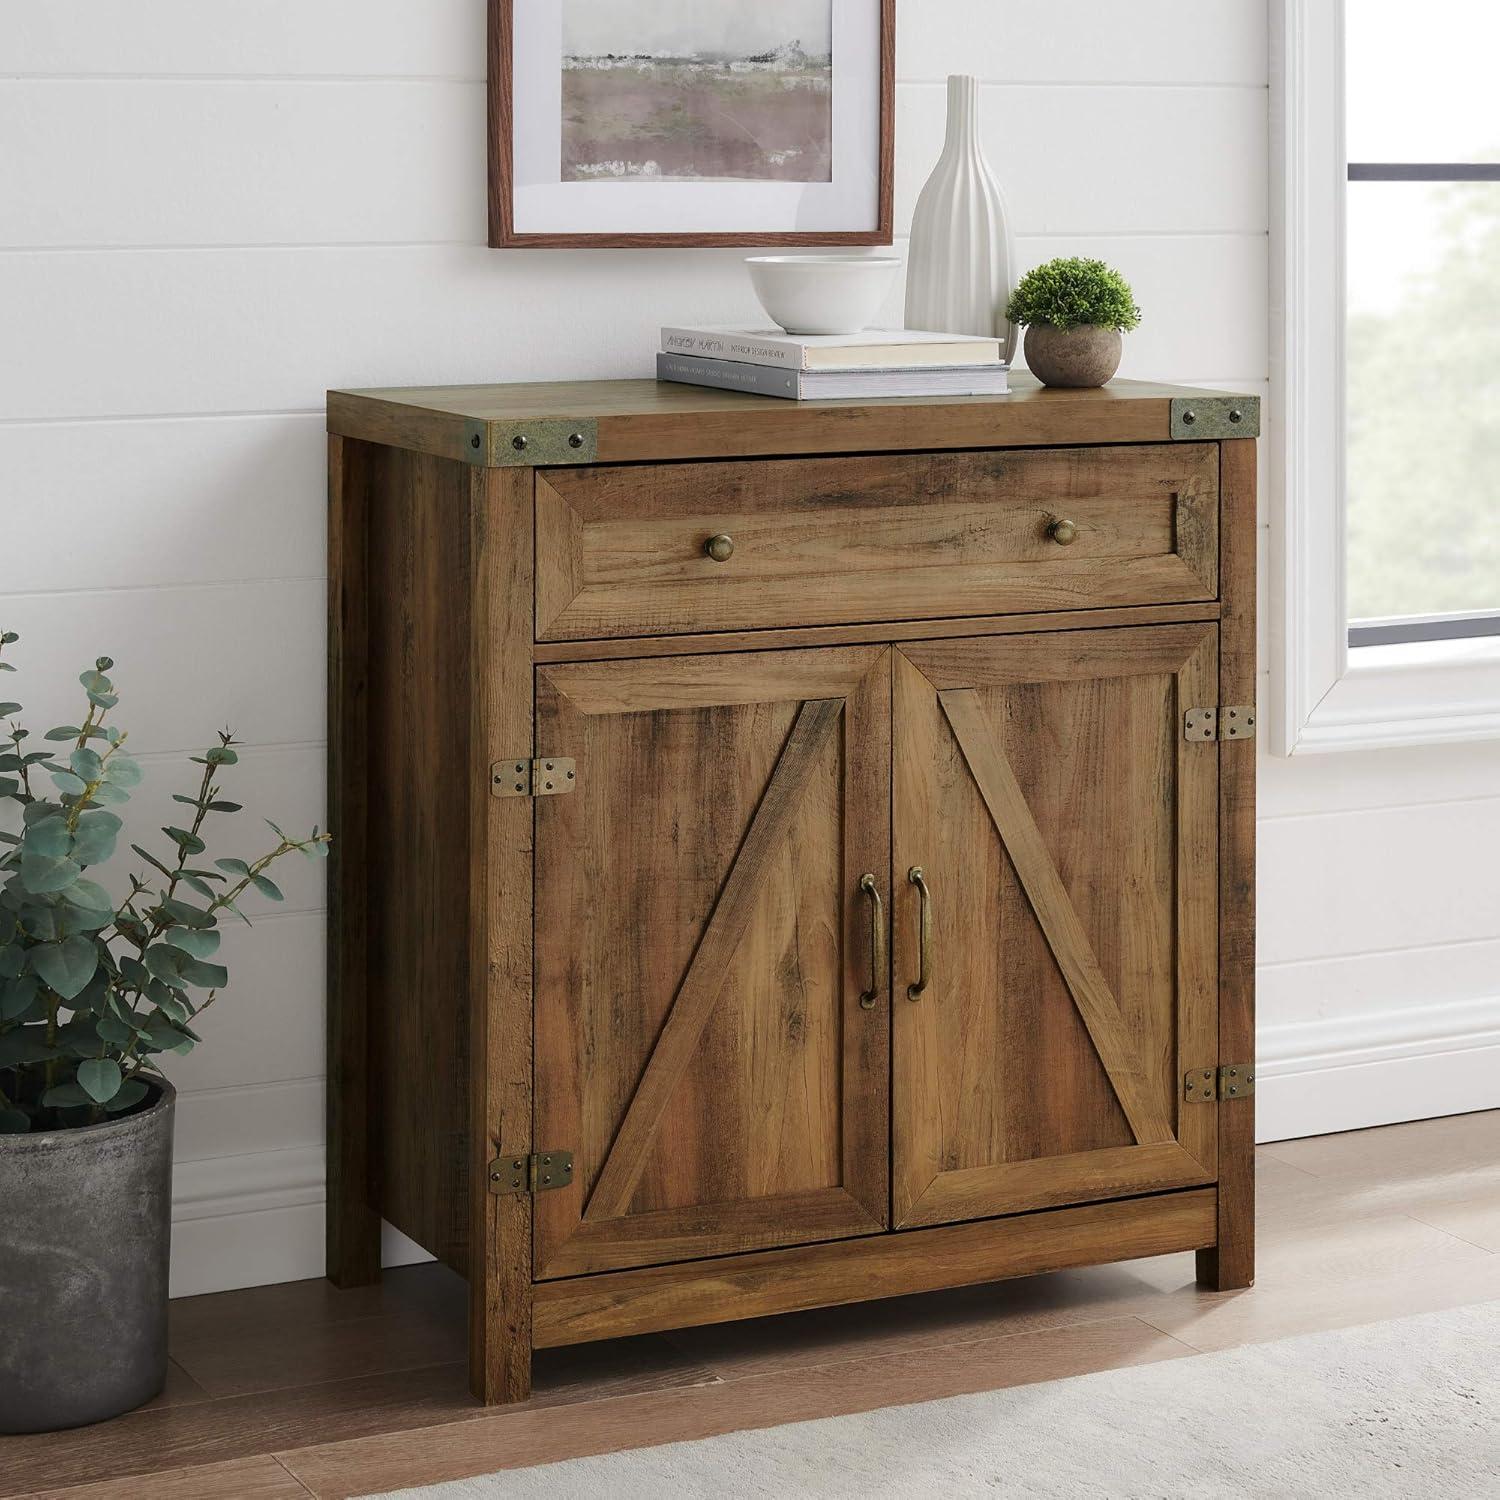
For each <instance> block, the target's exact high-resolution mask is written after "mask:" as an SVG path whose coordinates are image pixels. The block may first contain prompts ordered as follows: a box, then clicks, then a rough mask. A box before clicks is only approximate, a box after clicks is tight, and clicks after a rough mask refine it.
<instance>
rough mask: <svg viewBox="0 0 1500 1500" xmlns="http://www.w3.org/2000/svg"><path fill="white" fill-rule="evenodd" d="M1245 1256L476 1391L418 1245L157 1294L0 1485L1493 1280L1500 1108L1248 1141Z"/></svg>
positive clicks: (592, 1409) (863, 1381) (819, 1322)
mask: <svg viewBox="0 0 1500 1500" xmlns="http://www.w3.org/2000/svg"><path fill="white" fill-rule="evenodd" d="M1257 1162H1258V1165H1257V1176H1258V1184H1259V1218H1260V1235H1261V1249H1260V1265H1259V1273H1258V1278H1257V1284H1256V1286H1255V1287H1254V1289H1253V1290H1251V1291H1248V1292H1233V1293H1207V1292H1201V1291H1199V1290H1198V1289H1197V1288H1196V1286H1195V1285H1194V1284H1193V1258H1192V1256H1190V1255H1173V1256H1165V1257H1162V1258H1160V1259H1157V1260H1145V1261H1134V1262H1131V1263H1129V1264H1126V1265H1121V1266H1106V1267H1100V1268H1097V1269H1094V1270H1086V1271H1072V1272H1064V1273H1061V1274H1058V1275H1053V1276H1045V1277H1032V1278H1029V1279H1026V1280H1023V1281H1014V1282H1002V1283H997V1284H995V1285H991V1286H984V1287H971V1288H967V1289H964V1290H961V1291H955V1292H943V1293H935V1294H931V1295H928V1296H922V1297H905V1298H899V1299H896V1300H893V1301H889V1302H880V1303H873V1304H867V1305H865V1306H862V1307H852V1308H834V1309H829V1310H827V1311H822V1312H811V1313H803V1314H797V1315H794V1316H790V1317H783V1318H768V1319H762V1320H758V1321H755V1322H750V1323H739V1324H726V1325H723V1326H720V1327H715V1328H701V1329H693V1330H690V1331H686V1332H682V1333H676V1334H671V1335H652V1336H650V1337H645V1338H637V1339H628V1340H623V1341H620V1342H618V1343H613V1344H594V1345H589V1346H585V1347H582V1348H578V1349H560V1350H549V1351H545V1352H543V1353H542V1354H540V1355H539V1356H538V1357H537V1363H536V1392H535V1395H534V1396H533V1398H532V1400H531V1401H529V1402H527V1403H526V1404H525V1405H523V1406H515V1407H508V1408H502V1409H491V1410H489V1411H486V1410H484V1409H482V1408H480V1407H478V1406H475V1405H474V1404H473V1403H472V1402H471V1401H470V1400H469V1398H468V1395H467V1393H466V1390H465V1382H464V1369H463V1364H462V1361H463V1357H464V1323H463V1318H464V1312H463V1308H464V1297H463V1287H462V1284H461V1283H460V1282H459V1281H458V1280H457V1278H456V1277H454V1276H452V1275H451V1274H450V1273H448V1272H446V1271H444V1270H442V1269H440V1268H438V1267H435V1266H419V1267H411V1268H409V1269H406V1270H400V1271H392V1272H388V1273H387V1274H386V1277H385V1280H384V1282H383V1283H382V1284H381V1285H380V1286H378V1287H370V1288H367V1289H364V1290H360V1291H352V1292H339V1291H335V1290H334V1289H333V1288H332V1287H330V1286H328V1285H327V1283H325V1282H322V1281H304V1282H294V1283H291V1284H289V1285H285V1286H276V1287H262V1288H258V1289H254V1290H250V1291H242V1292H225V1293H221V1294H219V1295H217V1296H211V1297H194V1298H190V1299H187V1300H185V1301H181V1302H176V1303H174V1304H173V1306H172V1340H171V1348H172V1359H173V1364H172V1373H171V1379H170V1381H169V1383H168V1387H167V1390H166V1392H165V1393H164V1394H163V1395H162V1397H161V1398H160V1399H159V1400H158V1401H156V1402H155V1403H153V1404H152V1405H151V1406H150V1407H147V1408H145V1409H143V1410H141V1411H139V1412H135V1413H132V1414H131V1415H129V1416H127V1417H123V1418H120V1419H119V1420H118V1421H115V1422H111V1423H105V1424H103V1425H101V1426H98V1427H91V1428H84V1429H80V1430H78V1431H75V1432H65V1433H56V1434H50V1435H46V1436H40V1437H26V1438H0V1496H6V1497H9V1496H22V1495H25V1496H33V1497H35V1496H46V1497H56V1496H64V1495H65V1496H67V1497H69V1500H102V1497H109V1500H124V1497H137V1496H139V1497H151V1500H179V1497H182V1500H211V1497H216V1496H233V1497H241V1496H243V1497H252V1500H259V1497H264V1500H282V1497H289V1500H290V1497H295V1500H305V1497H306V1496H307V1495H310V1494H311V1495H316V1496H349V1495H361V1494H367V1493H369V1492H371V1491H378V1490H385V1489H394V1488H398V1487H401V1486H405V1485H416V1484H428V1483H436V1482H439V1481H442V1480H449V1479H457V1478H462V1477H466V1476H469V1475H473V1474H480V1473H486V1472H490V1471H492V1470H496V1469H501V1468H506V1467H511V1466H518V1465H523V1464H533V1463H543V1462H547V1461H551V1460H556V1459H562V1458H569V1457H574V1456H577V1455H580V1454H586V1453H596V1452H604V1451H609V1450H612V1449H618V1448H626V1447H631V1446H640V1445H646V1444H653V1443H661V1442H672V1441H676V1440H679V1439H684V1438H697V1437H705V1436H709V1435H711V1434H714V1433H721V1432H727V1431H732V1430H734V1429H737V1428H745V1427H762V1426H770V1425H773V1424H776V1423H780V1422H788V1421H798V1420H802V1419H806V1418H810V1417H820V1416H831V1415H835V1414H839V1413H846V1412H854V1411H863V1410H868V1409H870V1408H872V1407H877V1406H885V1405H894V1404H897V1403H905V1402H911V1401H923V1400H931V1399H934V1398H937V1397H942V1396H950V1395H957V1394H960V1393H963V1392H967V1391H976V1390H988V1389H995V1388H997V1387H1001V1386H1007V1385H1021V1384H1029V1383H1032V1382H1036V1381H1044V1380H1056V1379H1059V1378H1061V1377H1064V1376H1068V1375H1079V1374H1084V1373H1087V1372H1089V1371H1094V1370H1105V1369H1113V1368H1116V1367H1119V1366H1124V1365H1131V1364H1143V1363H1147V1362H1150V1361H1154V1360H1163V1359H1181V1358H1185V1357H1189V1356H1191V1355H1193V1354H1196V1353H1199V1352H1201V1351H1204V1350H1212V1349H1225V1348H1229V1347H1232V1346H1234V1345H1237V1344H1246V1343H1254V1342H1257V1341H1259V1340H1265V1339H1275V1338H1283V1337H1286V1336H1289V1335H1292V1334H1297V1333H1308V1332H1314V1331H1318V1330H1323V1329H1328V1328H1336V1327H1344V1326H1347V1325H1350V1324H1355V1323H1368V1322H1374V1321H1376V1320H1379V1319H1382V1318H1392V1317H1400V1316H1402V1315H1404V1314H1408V1313H1417V1312H1426V1311H1430V1310H1434V1309H1437V1308H1445V1307H1453V1306H1458V1305H1462V1304H1465V1303H1473V1302H1485V1301H1491V1300H1496V1299H1500V1111H1494V1112H1490V1113H1486V1114H1471V1115H1455V1116H1452V1117H1450V1118H1448V1119H1442V1120H1429V1121H1422V1122H1419V1123H1415V1124H1410V1125H1394V1126H1389V1127H1386V1128H1385V1129H1381V1130H1367V1131H1358V1132H1355V1133H1352V1134H1348V1135H1338V1136H1324V1137H1319V1138H1316V1139H1312V1140H1304V1141H1289V1142H1284V1143H1282V1144H1279V1145H1273V1146H1266V1147H1262V1148H1261V1149H1260V1151H1259V1152H1258V1156H1257Z"/></svg>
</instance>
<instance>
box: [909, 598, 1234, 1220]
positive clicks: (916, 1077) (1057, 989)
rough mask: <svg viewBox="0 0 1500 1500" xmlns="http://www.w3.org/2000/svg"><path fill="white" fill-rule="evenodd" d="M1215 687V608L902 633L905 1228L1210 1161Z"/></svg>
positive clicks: (1195, 1171) (1185, 1179)
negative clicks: (1210, 717)
mask: <svg viewBox="0 0 1500 1500" xmlns="http://www.w3.org/2000/svg"><path fill="white" fill-rule="evenodd" d="M1217 686H1218V627H1217V626H1216V625H1207V624H1190V625H1173V626H1153V627H1141V628H1138V629H1131V630H1080V631H1074V632H1056V633H1053V634H1045V635H1026V636H1009V637H998V638H991V639H988V640H963V641H943V642H933V643H928V644H921V645H915V644H914V645H907V646H903V647H901V648H900V649H899V651H898V653H897V659H896V668H895V710H894V711H895V730H896V733H895V799H894V847H893V861H892V876H891V878H892V882H893V886H894V888H895V900H894V906H895V941H894V948H893V954H894V979H893V983H894V990H893V993H894V997H895V998H894V1000H893V1006H894V1018H895V1024H894V1041H893V1047H894V1056H893V1060H892V1067H893V1089H892V1099H893V1163H894V1165H893V1181H892V1201H893V1218H894V1223H895V1224H896V1226H897V1227H902V1226H907V1225H918V1224H937V1223H943V1222H947V1221H952V1220H957V1219H973V1218H981V1217H985V1216H987V1215H991V1214H1002V1213H1013V1212H1017V1211H1019V1210H1024V1209H1031V1208H1040V1207H1044V1206H1047V1205H1055V1204H1062V1203H1076V1202H1084V1201H1088V1200H1091V1199H1100V1198H1112V1197H1117V1196H1121V1195H1125V1194H1131V1193H1146V1192H1152V1191H1156V1190H1160V1189H1165V1188H1176V1187H1186V1186H1189V1185H1191V1184H1195V1183H1205V1182H1211V1181H1213V1179H1214V1175H1215V1115H1216V1110H1215V1108H1214V1107H1213V1106H1212V1105H1211V1104H1197V1103H1184V1102H1183V1100H1182V1092H1183V1089H1182V1077H1183V1074H1184V1072H1185V1071H1186V1070H1187V1069H1189V1068H1192V1067H1195V1066H1200V1067H1201V1066H1204V1065H1207V1066H1214V1065H1215V1062H1216V1059H1217V1057H1218V1049H1217V1014H1216V1012H1217V931H1216V924H1217V918H1218V893H1217V892H1218V887H1217V879H1216V872H1217V862H1218V852H1217V831H1218V810H1217V800H1218V747H1217V746H1216V745H1214V744H1190V743H1188V742H1186V741H1185V740H1184V739H1183V733H1182V715H1183V713H1184V712H1185V710H1187V709H1188V708H1191V707H1195V706H1199V705H1212V704H1214V703H1216V702H1217V701H1218V695H1217ZM1241 753H1243V752H1241ZM913 867H919V868H920V869H921V871H922V878H923V880H924V881H925V882H926V885H927V888H928V891H929V892H930V900H929V918H930V923H931V926H930V941H929V945H928V946H929V957H928V969H927V976H926V978H927V983H926V986H925V988H924V989H922V990H921V992H920V994H919V995H915V996H913V997H912V998H908V993H909V991H908V987H909V986H910V985H913V984H915V983H917V982H918V981H919V969H920V966H921V951H920V950H921V942H920V926H919V923H920V913H921V905H922V899H923V898H922V895H921V892H920V890H919V888H918V886H917V885H915V884H914V883H913V882H912V880H911V878H910V876H909V871H910V870H911V869H912V868H913Z"/></svg>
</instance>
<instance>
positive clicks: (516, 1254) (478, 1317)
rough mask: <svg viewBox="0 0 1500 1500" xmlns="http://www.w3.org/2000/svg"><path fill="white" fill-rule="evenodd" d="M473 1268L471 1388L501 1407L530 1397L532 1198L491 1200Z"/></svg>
mask: <svg viewBox="0 0 1500 1500" xmlns="http://www.w3.org/2000/svg"><path fill="white" fill-rule="evenodd" d="M476 1219H477V1221H478V1223H479V1224H480V1225H481V1226H483V1231H484V1233H483V1237H482V1238H481V1239H480V1240H479V1241H478V1243H477V1244H476V1245H475V1247H474V1254H473V1259H472V1261H471V1263H470V1267H469V1390H470V1391H471V1392H472V1393H473V1395H474V1399H475V1400H476V1401H482V1402H484V1404H485V1405H486V1406H499V1405H504V1404H507V1403H510V1402H514V1401H525V1400H526V1399H527V1398H528V1397H529V1396H530V1395H531V1255H530V1245H531V1200H530V1199H529V1198H525V1197H519V1198H489V1199H488V1201H487V1202H485V1203H484V1204H483V1205H482V1208H481V1211H480V1212H479V1213H478V1214H477V1215H476Z"/></svg>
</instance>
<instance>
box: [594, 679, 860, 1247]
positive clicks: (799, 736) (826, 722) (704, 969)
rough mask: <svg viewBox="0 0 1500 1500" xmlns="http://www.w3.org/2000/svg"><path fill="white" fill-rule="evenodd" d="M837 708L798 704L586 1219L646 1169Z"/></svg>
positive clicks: (602, 1212) (613, 1214)
mask: <svg viewBox="0 0 1500 1500" xmlns="http://www.w3.org/2000/svg"><path fill="white" fill-rule="evenodd" d="M842 711H843V700H842V699H839V698H820V699H815V700H813V701H811V702H807V703H804V704H803V705H802V707H801V709H800V710H799V711H798V713H797V719H796V722H795V723H794V724H793V725H792V732H791V734H790V735H789V736H788V738H787V742H786V748H785V749H784V750H783V751H782V752H781V757H780V759H779V760H777V762H776V769H775V770H774V771H772V773H771V779H770V782H769V783H768V784H767V786H766V791H765V795H764V796H763V797H762V798H761V799H760V805H759V806H758V807H757V808H756V810H755V816H754V817H753V818H751V820H750V827H749V830H748V832H747V833H746V834H745V841H744V843H742V844H741V845H740V852H739V854H738V855H737V856H736V857H735V861H734V864H733V866H732V867H731V868H730V871H729V875H728V877H727V878H726V879H725V881H724V886H723V889H722V890H721V891H720V892H719V899H718V901H717V902H716V904H715V906H714V912H713V915H712V917H710V918H709V921H708V926H707V927H706V928H705V929H704V932H703V937H702V940H701V941H700V942H699V944H698V949H697V951H696V952H695V953H694V954H693V959H692V962H691V963H690V964H689V965H688V970H687V973H686V975H685V976H684V977H683V981H682V984H681V985H680V986H679V987H678V990H677V995H676V998H675V999H674V1000H673V1002H672V1009H671V1010H670V1011H669V1012H668V1014H667V1019H666V1023H665V1024H664V1025H663V1027H662V1030H661V1036H660V1037H659V1038H658V1040H657V1043H656V1047H655V1049H654V1050H653V1051H652V1053H651V1060H650V1061H649V1062H648V1063H647V1064H646V1071H645V1073H644V1074H643V1075H642V1077H641V1081H640V1085H639V1087H638V1088H637V1089H636V1091H635V1097H634V1098H633V1099H632V1100H631V1101H630V1106H629V1108H628V1109H627V1110H626V1111H625V1119H624V1121H623V1122H622V1123H621V1125H620V1130H619V1133H618V1134H617V1135H616V1136H615V1140H614V1144H613V1145H612V1146H611V1147H610V1151H609V1155H608V1156H607V1157H606V1158H605V1162H604V1167H603V1170H602V1171H601V1172H600V1173H599V1180H598V1182H597V1183H595V1185H594V1191H593V1194H592V1196H591V1197H590V1199H589V1204H588V1208H587V1209H586V1210H585V1212H584V1218H585V1220H599V1219H615V1218H619V1217H620V1216H621V1215H622V1214H624V1213H625V1211H626V1209H627V1208H628V1207H629V1206H630V1199H631V1197H632V1196H633V1195H634V1193H635V1189H636V1186H637V1184H638V1183H639V1182H640V1179H641V1173H642V1172H643V1171H644V1170H645V1166H646V1153H647V1151H648V1150H649V1149H650V1146H651V1142H652V1140H653V1138H654V1137H655V1135H656V1131H657V1128H658V1127H659V1126H660V1124H661V1119H662V1115H663V1114H664V1113H665V1112H666V1108H667V1103H668V1100H669V1099H670V1098H671V1095H672V1090H673V1089H674V1088H675V1087H676V1086H677V1082H678V1080H679V1079H680V1078H681V1077H682V1074H683V1071H684V1070H685V1069H686V1068H687V1065H688V1063H689V1062H690V1061H691V1059H692V1056H693V1052H694V1049H695V1048H696V1047H697V1045H698V1042H699V1039H700V1038H701V1037H702V1035H703V1028H704V1027H705V1026H706V1025H707V1024H708V1020H709V1017H710V1016H711V1015H712V1014H713V1009H714V1006H715V1004H717V1002H718V998H719V993H720V991H721V990H722V988H723V985H724V978H725V975H726V973H727V972H728V969H729V961H730V959H731V958H732V957H733V956H734V951H735V948H736V947H737V946H738V945H739V942H740V939H741V938H742V937H743V936H744V933H745V928H746V926H747V925H748V924H749V921H750V916H751V913H752V912H753V910H754V907H755V901H756V898H757V897H758V896H759V894H760V891H761V884H762V880H763V879H764V876H765V871H766V866H767V864H768V863H769V861H770V858H771V856H772V854H773V853H774V852H775V850H776V848H777V846H778V845H779V844H780V842H781V841H782V840H783V839H784V838H786V836H787V835H788V833H789V832H790V831H791V827H792V823H793V820H794V819H795V817H796V815H797V810H798V808H799V806H800V805H801V802H802V795H803V793H804V792H805V791H806V790H807V787H808V785H809V783H810V782H811V780H812V773H813V769H814V768H815V766H816V765H817V761H818V757H819V756H820V755H821V754H822V753H823V748H824V746H825V745H826V744H827V742H828V739H829V737H830V736H831V735H832V733H833V731H834V727H835V726H836V725H837V723H838V721H839V715H840V714H841V713H842Z"/></svg>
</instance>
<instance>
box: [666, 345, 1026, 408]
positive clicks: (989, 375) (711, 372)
mask: <svg viewBox="0 0 1500 1500" xmlns="http://www.w3.org/2000/svg"><path fill="white" fill-rule="evenodd" d="M656 378H657V379H658V380H675V381H680V382H682V383H683V384H685V385H707V386H714V387H716V388H717V389H719V390H725V391H746V392H749V393H750V394H751V395H756V396H781V397H783V398H785V399H786V400H789V401H850V400H858V399H860V398H861V397H876V396H1003V395H1005V394H1006V393H1007V392H1008V391H1009V390H1010V370H1009V368H1008V367H1007V366H1005V365H1001V364H989V365H976V366H972V367H970V366H963V365H958V366H948V365H941V366H936V367H931V366H929V367H920V368H919V367H915V366H904V367H898V368H896V369H890V370H785V369H776V368H774V367H772V366H769V365H757V364H751V363H749V362H747V361H744V360H735V359H701V358H699V357H698V356H696V355H692V354H665V353H663V354H658V355H657V356H656Z"/></svg>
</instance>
